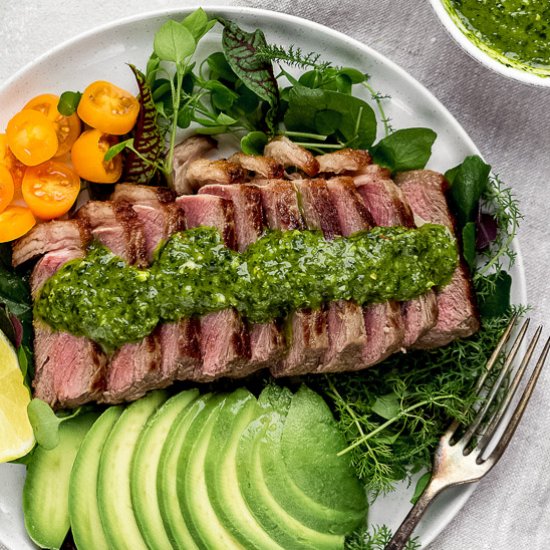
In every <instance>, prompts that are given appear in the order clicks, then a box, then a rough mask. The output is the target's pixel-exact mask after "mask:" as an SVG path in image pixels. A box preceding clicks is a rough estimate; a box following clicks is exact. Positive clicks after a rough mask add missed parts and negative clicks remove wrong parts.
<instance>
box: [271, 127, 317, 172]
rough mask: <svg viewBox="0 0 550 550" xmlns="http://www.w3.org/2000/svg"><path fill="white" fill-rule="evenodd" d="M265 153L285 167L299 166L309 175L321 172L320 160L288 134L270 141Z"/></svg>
mask: <svg viewBox="0 0 550 550" xmlns="http://www.w3.org/2000/svg"><path fill="white" fill-rule="evenodd" d="M264 155H266V156H268V157H271V158H274V159H275V160H276V161H277V162H279V163H280V164H282V165H283V166H284V167H285V168H287V167H292V168H298V169H299V170H301V171H302V172H304V173H305V174H307V175H308V176H310V177H312V176H316V175H317V174H318V172H319V162H318V161H317V159H316V158H315V157H314V156H313V155H312V154H311V153H310V152H309V151H308V150H307V149H304V148H303V147H301V146H300V145H296V143H294V142H293V141H291V140H290V139H288V138H287V137H286V136H277V137H275V138H273V139H272V140H270V141H269V143H268V144H267V145H266V146H265V148H264Z"/></svg>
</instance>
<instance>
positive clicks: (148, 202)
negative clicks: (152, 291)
mask: <svg viewBox="0 0 550 550" xmlns="http://www.w3.org/2000/svg"><path fill="white" fill-rule="evenodd" d="M111 199H112V200H113V201H114V202H115V204H117V205H118V204H126V203H127V204H129V205H130V206H131V208H132V209H133V210H134V212H135V213H136V215H137V219H138V220H139V222H140V223H141V228H142V231H143V237H144V239H145V250H146V255H147V260H148V261H149V262H151V260H152V259H153V254H154V252H155V250H156V249H157V247H158V245H159V244H160V243H161V242H163V241H164V240H166V239H167V238H168V237H169V236H170V235H171V234H172V233H175V232H176V231H181V230H182V229H183V228H184V223H183V217H182V216H181V215H180V212H179V209H177V208H175V207H174V204H173V201H174V199H175V194H174V193H173V191H170V190H169V189H166V188H163V187H150V186H147V185H135V184H129V183H119V184H118V185H117V186H116V187H115V191H114V192H113V194H112V196H111Z"/></svg>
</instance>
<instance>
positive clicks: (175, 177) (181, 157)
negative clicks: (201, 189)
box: [172, 135, 218, 195]
mask: <svg viewBox="0 0 550 550" xmlns="http://www.w3.org/2000/svg"><path fill="white" fill-rule="evenodd" d="M217 146H218V144H217V143H216V140H214V139H213V138H211V137H210V136H201V135H194V136H191V137H188V138H187V139H184V140H183V141H182V142H181V143H179V144H178V145H176V147H175V149H174V169H173V172H172V187H173V189H174V191H175V192H176V193H177V194H178V195H190V194H191V193H192V192H193V187H192V186H191V183H190V182H189V180H188V178H187V169H188V167H189V164H190V163H192V162H193V161H195V160H197V159H199V158H201V157H203V156H204V155H206V154H207V153H209V152H210V151H212V149H215V148H216V147H217Z"/></svg>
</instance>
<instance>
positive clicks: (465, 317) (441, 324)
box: [396, 170, 479, 348]
mask: <svg viewBox="0 0 550 550" xmlns="http://www.w3.org/2000/svg"><path fill="white" fill-rule="evenodd" d="M396 182H397V184H398V185H399V186H400V188H401V190H402V191H403V193H404V194H405V197H406V199H407V201H408V202H409V205H410V206H411V208H412V211H413V213H414V218H415V220H416V223H417V225H420V224H422V223H424V222H431V223H437V224H441V225H444V226H446V227H448V228H449V230H450V231H451V232H453V234H454V230H455V227H454V219H453V216H452V214H451V212H450V211H449V207H448V204H447V198H446V193H447V189H448V184H447V182H446V180H445V178H444V176H443V175H442V174H439V173H437V172H433V171H431V170H413V171H410V172H404V173H402V174H399V175H398V176H397V178H396ZM436 294H437V306H438V316H437V322H436V324H435V326H434V327H433V328H432V329H431V330H429V331H428V332H427V333H426V334H424V335H423V336H422V337H421V338H419V339H418V340H417V341H416V342H415V344H414V347H417V348H435V347H439V346H444V345H446V344H448V343H449V342H451V341H453V340H455V339H456V338H465V337H467V336H471V335H472V334H474V333H475V332H476V331H477V330H479V315H478V311H477V306H476V302H475V293H474V289H473V286H472V281H471V278H470V275H469V272H468V268H467V267H466V265H465V263H464V261H463V260H461V262H460V264H459V266H458V267H457V268H456V270H455V272H454V274H453V277H452V279H451V282H450V283H449V284H448V285H447V286H445V287H444V288H441V289H439V290H438V291H437V293H436Z"/></svg>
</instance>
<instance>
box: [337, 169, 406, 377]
mask: <svg viewBox="0 0 550 550" xmlns="http://www.w3.org/2000/svg"><path fill="white" fill-rule="evenodd" d="M327 185H328V189H329V192H330V195H331V198H332V200H333V201H334V204H335V205H336V209H337V211H338V216H339V218H340V220H341V228H342V235H343V236H344V237H348V236H349V235H351V234H353V233H357V232H358V231H362V230H365V229H369V228H370V225H369V224H368V222H367V219H368V218H370V217H371V216H369V213H368V209H366V207H365V204H364V203H363V201H362V199H361V196H360V195H359V193H358V191H357V189H356V187H355V185H354V181H353V179H352V178H350V177H345V176H341V177H336V178H332V179H330V180H328V182H327ZM362 312H363V321H364V331H365V334H366V336H363V335H362V328H361V324H360V322H359V321H356V323H355V326H356V327H359V328H358V329H356V330H359V331H360V333H359V334H360V336H361V339H363V340H364V342H365V345H364V346H363V353H362V361H358V362H357V363H355V367H354V369H353V370H357V369H362V368H365V367H368V366H371V365H374V364H376V363H379V362H380V361H383V360H384V359H385V358H386V357H388V356H389V355H391V354H392V353H394V352H395V351H397V350H398V349H399V348H400V347H401V345H402V342H403V335H404V329H403V323H402V319H401V314H400V310H399V306H398V304H397V303H396V302H384V303H382V304H373V305H370V306H364V307H363V308H362ZM355 315H357V314H355ZM350 367H351V365H350ZM346 370H349V369H346Z"/></svg>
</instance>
